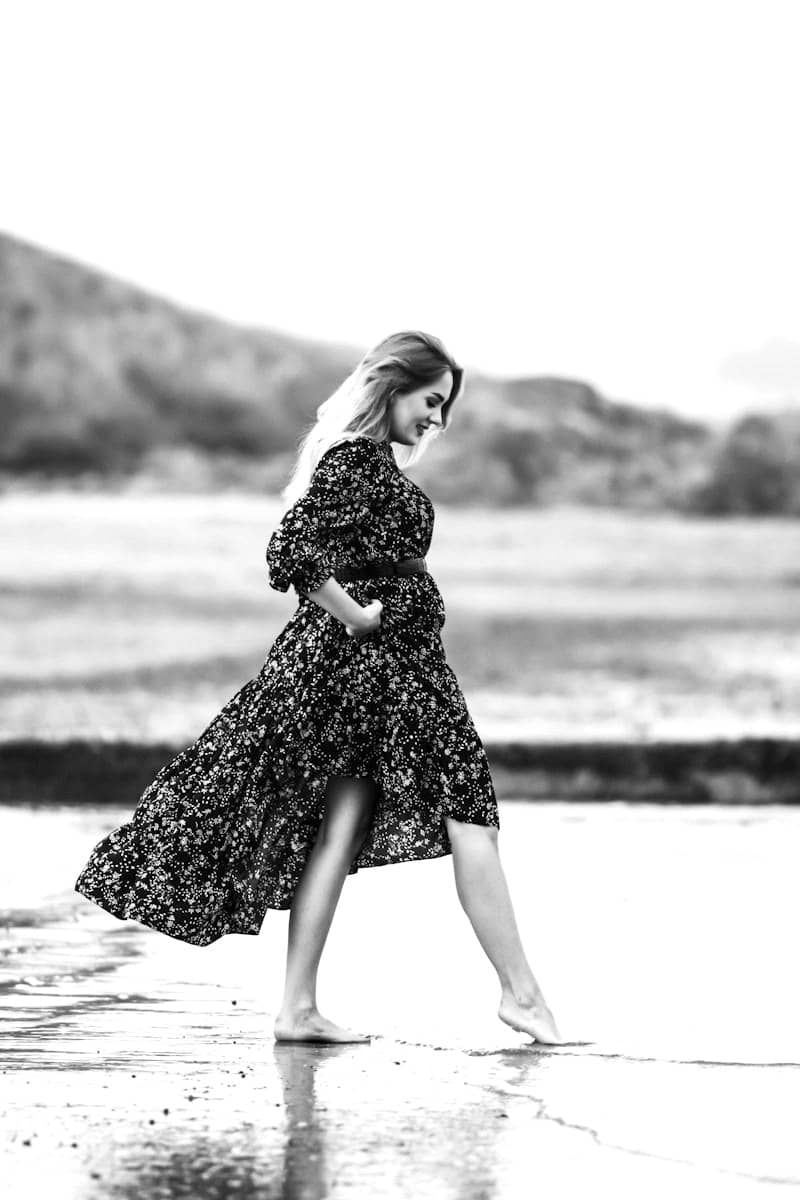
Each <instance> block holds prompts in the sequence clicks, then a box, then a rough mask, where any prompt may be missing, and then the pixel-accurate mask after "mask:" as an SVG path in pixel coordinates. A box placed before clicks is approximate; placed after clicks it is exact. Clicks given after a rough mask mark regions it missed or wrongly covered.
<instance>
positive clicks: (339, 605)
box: [307, 575, 376, 633]
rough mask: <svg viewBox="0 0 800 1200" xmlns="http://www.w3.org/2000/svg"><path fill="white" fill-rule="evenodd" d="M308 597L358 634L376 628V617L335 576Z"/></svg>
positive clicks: (309, 593)
mask: <svg viewBox="0 0 800 1200" xmlns="http://www.w3.org/2000/svg"><path fill="white" fill-rule="evenodd" d="M307 595H308V598H309V600H313V601H314V603H315V604H318V605H319V606H320V608H324V609H325V611H326V612H329V613H330V614H331V616H334V617H336V618H338V620H340V621H341V622H342V624H343V625H351V626H352V627H353V629H354V630H355V631H356V633H369V632H370V631H371V630H372V629H374V628H376V623H375V619H374V617H372V616H370V614H369V612H368V611H367V609H366V608H364V607H363V606H362V605H360V604H359V603H358V601H357V600H354V599H353V597H352V596H351V595H350V593H349V592H346V591H345V590H344V588H343V587H342V585H341V584H340V583H339V580H338V579H337V578H336V577H335V576H334V575H331V576H330V578H329V579H326V580H325V582H324V583H323V585H322V587H319V588H317V589H316V591H314V592H308V593H307ZM373 603H374V602H373Z"/></svg>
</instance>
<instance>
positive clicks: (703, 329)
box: [0, 0, 800, 421]
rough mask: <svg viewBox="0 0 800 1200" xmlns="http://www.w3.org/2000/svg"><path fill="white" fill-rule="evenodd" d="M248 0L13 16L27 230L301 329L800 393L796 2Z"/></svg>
mask: <svg viewBox="0 0 800 1200" xmlns="http://www.w3.org/2000/svg"><path fill="white" fill-rule="evenodd" d="M230 11H231V10H230V8H229V7H228V6H226V7H223V6H222V4H221V3H213V2H209V0H206V2H205V3H197V2H196V3H194V4H187V3H186V2H185V0H176V2H175V3H174V4H173V5H171V6H170V7H169V8H168V9H166V10H165V9H163V8H159V7H158V6H157V5H156V4H155V3H154V2H153V0H144V2H143V3H140V4H137V5H135V6H134V5H132V4H124V3H123V4H120V5H119V6H115V7H114V9H113V10H109V9H108V8H104V7H103V6H102V5H101V4H99V3H97V2H96V0H79V2H78V3H76V5H74V6H70V8H69V10H68V11H67V10H64V11H62V10H61V9H60V8H59V7H58V5H57V4H55V3H52V2H50V0H31V2H30V3H29V4H27V5H26V6H25V9H24V10H22V9H18V10H17V11H16V12H15V13H14V14H13V15H12V16H11V17H10V18H8V37H7V40H8V55H7V57H8V68H7V70H6V72H5V73H4V77H3V80H2V81H0V89H3V90H7V91H8V96H7V97H6V101H7V102H6V106H5V111H7V112H9V111H13V112H14V114H15V119H14V121H13V123H8V124H9V129H8V139H7V147H6V151H5V155H6V164H5V165H6V177H7V181H8V182H7V185H5V186H4V197H3V207H2V212H0V225H2V227H3V228H4V229H5V230H6V231H7V232H8V234H9V235H10V236H12V237H16V238H19V239H21V240H23V241H26V242H28V243H31V244H33V245H36V246H38V247H40V248H42V249H45V250H47V251H49V252H51V253H53V254H56V255H58V256H61V257H65V258H68V259H71V260H73V261H75V262H78V263H81V264H82V265H85V266H87V267H90V268H92V269H95V270H99V271H101V272H104V273H106V274H109V275H111V276H114V277H115V278H118V279H121V280H123V281H125V282H128V283H130V284H132V285H134V286H136V287H140V288H142V289H144V290H146V291H148V292H150V293H152V294H154V295H157V296H160V297H162V298H164V299H166V300H169V301H171V302H174V303H176V304H179V305H181V306H184V307H188V308H192V309H195V310H197V311H201V312H205V313H207V314H209V315H212V316H216V317H219V318H221V319H223V320H227V321H231V322H232V323H234V324H239V325H248V326H256V327H258V328H261V329H267V330H268V329H271V330H274V331H276V332H279V333H285V334H288V335H291V336H293V337H298V338H309V339H313V340H315V341H323V342H329V343H334V344H344V345H346V346H348V347H349V346H352V347H353V348H354V349H357V348H362V349H364V350H365V349H366V348H367V347H369V346H370V345H372V344H374V343H375V342H377V341H378V340H380V339H381V338H383V337H385V336H386V335H387V333H388V332H391V331H392V330H393V329H399V328H423V329H428V330H430V331H431V332H433V333H436V334H437V335H438V336H440V337H441V338H442V339H443V341H444V342H445V344H446V345H447V346H448V349H450V350H451V352H452V353H453V354H454V355H455V357H456V358H457V359H459V360H460V361H461V362H463V363H464V365H465V366H466V367H467V368H468V369H469V370H473V371H479V372H483V373H486V374H489V375H493V376H496V377H499V378H503V379H516V378H525V377H536V376H556V377H559V378H569V379H578V380H581V381H583V382H586V383H588V384H590V385H591V386H593V387H595V388H596V389H597V390H598V391H599V392H600V393H602V394H603V395H604V396H606V397H607V398H608V399H610V400H615V401H619V402H623V403H628V404H633V405H636V406H639V407H642V408H660V409H666V410H668V411H672V412H676V413H680V414H681V415H684V416H690V417H695V418H697V419H698V420H703V421H727V420H729V419H731V418H733V417H735V416H737V415H739V414H740V413H744V412H748V411H756V410H759V409H761V410H764V409H769V410H774V409H777V408H781V407H784V408H785V407H796V406H797V405H798V404H800V340H798V334H797V328H796V316H795V311H794V308H795V302H794V296H793V280H794V278H795V277H796V274H797V270H798V268H799V267H800V246H798V241H797V238H796V236H795V230H794V226H795V213H796V211H797V209H798V205H800V188H799V187H798V183H797V181H796V180H795V178H794V172H793V168H792V163H793V159H792V156H791V155H790V154H788V153H786V147H787V146H789V145H791V144H792V140H793V138H792V134H793V128H792V126H793V121H792V114H793V112H794V111H796V109H797V101H798V100H800V82H798V80H797V77H796V73H795V72H794V69H793V62H792V59H793V39H792V37H791V36H790V34H791V32H792V31H793V24H792V22H793V18H794V12H793V7H792V5H791V4H788V3H783V2H782V0H773V2H771V3H767V4H765V5H762V6H759V9H758V11H757V12H756V10H755V8H753V9H752V10H744V9H734V8H731V7H730V6H728V5H725V4H722V3H720V2H718V0H696V2H695V3H691V4H690V3H688V2H686V0H681V2H679V3H676V4H675V5H673V6H671V8H670V13H669V16H668V17H660V18H656V17H655V16H654V15H653V14H652V13H646V12H642V11H641V9H640V8H639V7H637V6H636V5H635V4H633V3H630V2H628V0H613V2H610V3H609V5H608V6H604V8H603V11H602V13H600V12H597V11H596V10H595V9H594V8H593V7H592V5H591V4H589V3H586V2H582V0H564V2H563V3H561V4H559V6H558V8H557V9H555V8H553V7H550V6H547V5H534V6H533V7H530V8H526V9H525V10H524V11H521V10H520V9H519V8H518V7H517V6H515V5H513V4H509V3H500V4H499V7H497V6H496V7H495V8H494V9H493V17H492V21H491V23H489V22H487V21H485V20H482V15H481V14H480V13H476V12H475V11H473V10H469V9H464V8H461V7H458V6H456V5H453V4H449V3H446V4H443V5H441V6H438V7H433V8H430V7H425V6H423V5H421V4H420V3H419V2H418V0H414V2H413V3H408V4H406V5H404V8H403V13H404V18H405V23H403V22H398V21H395V20H393V14H392V11H391V10H388V9H387V10H384V9H377V10H376V9H375V8H374V7H371V6H370V5H368V4H365V3H362V2H354V0H349V2H345V3H343V4H342V5H341V6H337V8H336V11H335V12H333V11H330V10H328V9H327V8H326V7H325V6H324V5H322V4H311V5H310V6H308V7H305V6H304V9H303V10H300V11H296V10H288V11H287V10H284V9H282V8H281V9H280V10H279V9H278V8H277V7H271V6H266V7H265V6H261V5H256V4H250V3H242V4H241V5H239V6H237V9H236V20H231V18H230ZM415 13H418V14H419V15H420V16H422V15H423V14H424V17H425V25H424V28H425V34H426V37H425V39H420V38H419V36H418V25H417V23H416V22H415V20H414V14H415ZM310 16H311V17H313V20H311V21H310ZM45 27H46V28H48V30H49V36H48V39H47V41H46V42H44V41H43V39H42V37H41V30H42V29H43V28H45ZM309 30H311V32H312V33H316V34H317V36H316V38H314V37H313V36H310V34H309ZM623 31H624V39H622V40H620V35H621V33H622V32H623ZM452 61H456V62H457V66H458V71H457V72H456V73H454V71H453V68H452V66H451V63H452ZM532 63H533V64H534V67H535V69H532V65H531V64H532ZM143 67H146V72H145V75H144V81H143ZM678 76H680V88H676V86H675V79H676V78H677V77H678ZM31 78H34V79H36V80H37V81H38V82H39V86H38V87H37V88H35V89H31V88H30V80H31ZM43 79H44V80H46V85H45V86H42V84H41V81H42V80H43ZM470 84H471V85H472V86H468V85H470ZM365 93H368V94H369V97H370V101H371V102H370V103H369V104H365V103H364V94H365ZM0 94H2V92H1V91H0ZM20 95H23V96H25V104H23V105H20V104H19V103H18V102H16V101H15V98H16V99H17V100H18V97H19V96H20ZM98 96H100V97H102V99H103V103H102V105H99V104H98V103H97V98H98ZM56 101H57V103H56ZM634 101H635V103H634ZM273 113H280V114H281V119H280V120H278V119H273V118H272V114H273ZM409 129H410V130H416V131H423V132H424V133H425V135H426V136H425V137H419V138H417V139H416V141H409V138H408V130H409ZM434 131H438V136H436V135H435V133H434ZM261 146H264V147H265V150H264V152H263V153H259V152H258V151H259V147H261ZM386 146H388V147H389V150H388V151H386V150H384V149H383V147H386ZM406 146H409V147H410V148H409V150H408V151H407V152H405V153H404V152H403V151H404V150H405V147H406ZM362 147H363V150H362V149H361V148H362ZM392 147H399V148H400V149H399V150H395V157H396V160H397V162H395V158H393V155H392ZM373 148H374V150H373ZM371 151H373V152H372V153H371ZM407 159H413V169H410V168H409V167H408V165H407V162H406V160H407ZM451 161H456V162H458V163H460V164H462V172H461V176H459V174H458V173H457V172H456V173H454V172H453V169H452V167H450V166H448V163H449V162H451ZM54 180H55V182H56V183H57V184H58V187H57V190H56V192H55V194H56V195H57V197H58V200H57V202H54V200H53V195H54V188H53V182H54ZM376 197H377V199H376ZM198 247H201V249H202V252H201V253H198ZM265 281H266V282H265Z"/></svg>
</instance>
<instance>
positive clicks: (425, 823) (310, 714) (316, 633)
mask: <svg viewBox="0 0 800 1200" xmlns="http://www.w3.org/2000/svg"><path fill="white" fill-rule="evenodd" d="M462 381H463V372H462V370H461V368H460V367H459V366H458V365H457V364H456V362H455V361H454V360H453V359H452V357H451V356H450V355H449V354H448V352H447V351H446V350H445V348H444V346H443V345H442V344H441V342H440V341H439V340H438V339H437V338H434V337H431V336H430V335H428V334H424V333H420V332H418V331H410V332H403V333H398V334H394V335H392V336H391V337H389V338H387V339H386V340H385V341H383V342H381V343H380V344H379V345H378V346H376V347H375V348H374V349H373V350H371V351H370V352H369V353H368V354H366V355H365V356H364V358H363V359H362V360H361V362H360V363H359V364H358V366H357V367H356V369H355V370H354V371H353V373H352V374H351V375H350V376H349V377H348V378H347V379H346V380H345V381H344V383H343V384H342V385H341V387H340V388H338V389H337V391H336V392H334V394H333V395H332V396H331V397H330V398H329V399H328V400H327V401H325V403H323V404H322V405H321V406H320V408H319V409H318V411H317V418H318V419H317V422H316V424H315V425H314V427H313V428H312V429H311V430H310V432H309V433H308V434H307V435H306V436H305V438H304V439H303V441H302V444H301V448H300V452H299V455H298V459H297V463H296V465H295V469H294V472H293V475H292V478H291V480H290V482H289V484H288V486H287V487H286V489H285V490H284V493H283V496H284V499H285V500H286V502H287V503H288V506H289V507H288V509H287V510H286V511H285V512H284V514H283V517H282V519H281V521H280V524H279V525H278V527H277V529H276V530H275V531H274V533H273V534H272V536H271V538H270V540H269V544H268V546H267V555H266V557H267V564H268V567H269V582H270V586H271V587H273V588H275V589H276V590H277V591H281V592H286V591H288V590H289V587H290V586H291V587H293V588H294V590H295V591H296V593H297V595H298V600H299V602H298V606H297V609H296V610H295V612H294V614H293V616H292V617H291V619H290V620H289V622H288V623H287V625H286V626H285V627H284V628H283V630H281V632H280V633H279V634H278V636H277V638H276V639H275V642H274V643H273V646H272V648H271V650H270V651H269V654H268V656H267V659H266V661H265V663H264V666H263V667H262V669H261V671H260V673H259V675H258V676H257V677H256V678H255V679H252V680H250V681H249V683H247V684H245V686H244V687H243V688H242V689H241V690H240V691H239V692H237V694H236V695H235V696H234V697H233V698H232V699H231V700H230V701H229V702H228V704H226V705H225V707H224V708H223V709H222V711H221V712H220V713H219V714H218V715H217V717H215V718H214V720H213V721H212V722H211V724H210V725H209V726H208V728H207V729H206V730H205V731H204V732H203V733H202V734H201V735H200V737H199V738H198V739H197V741H196V742H194V743H193V744H192V745H191V746H189V747H188V748H187V749H186V750H184V751H183V752H182V753H180V754H178V755H177V757H175V758H174V759H173V760H172V761H171V762H170V763H168V764H167V765H166V766H165V767H163V768H162V769H161V771H160V772H159V773H158V775H157V776H156V777H155V779H154V780H153V782H152V783H151V784H150V785H149V787H148V788H147V789H146V790H145V792H144V793H143V795H142V798H141V800H140V802H139V805H138V807H137V809H136V811H135V813H134V815H133V817H132V819H131V821H130V822H129V823H128V824H126V825H123V826H122V827H121V828H119V829H117V830H115V831H114V832H113V833H111V834H110V835H108V836H107V837H106V838H104V839H103V840H102V841H101V842H100V843H99V844H98V845H97V846H96V847H95V849H94V851H93V852H92V855H91V856H90V858H89V861H88V863H87V864H86V866H85V867H84V869H83V871H82V872H81V874H80V876H79V877H78V880H77V882H76V885H75V887H76V890H77V891H79V892H81V893H82V894H83V895H85V896H87V897H88V898H89V899H91V900H93V901H95V903H97V904H100V905H101V906H102V907H103V908H105V909H106V910H107V911H109V912H111V913H113V914H114V915H116V916H118V917H123V918H133V919H135V920H138V921H141V922H143V923H144V924H147V925H149V926H151V927H152V928H155V929H158V930H160V931H161V932H163V933H167V934H169V935H170V936H172V937H177V938H180V939H181V940H183V941H187V942H191V943H193V944H195V945H208V944H209V943H210V942H212V941H215V940H216V939H217V938H219V937H221V936H223V935H224V934H226V933H246V934H257V933H258V932H259V930H260V928H261V925H262V922H263V919H264V916H265V913H266V910H267V909H268V908H275V909H286V908H289V909H290V910H291V911H290V917H289V937H288V950H287V966H286V980H285V986H284V996H283V1002H282V1004H281V1008H280V1011H279V1013H278V1015H277V1018H276V1021H275V1030H274V1032H275V1037H276V1039H277V1040H278V1041H287V1042H290V1041H321V1042H350V1041H367V1040H368V1038H367V1037H366V1036H365V1035H363V1034H360V1033H355V1032H353V1031H351V1030H348V1029H345V1028H343V1027H341V1026H339V1025H336V1024H334V1023H333V1022H332V1021H329V1020H327V1019H326V1018H325V1017H323V1016H322V1015H321V1014H320V1013H319V1011H318V1009H317V1003H316V979H317V969H318V966H319V962H320V957H321V955H322V950H323V947H324V945H325V940H326V938H327V935H328V931H329V929H330V926H331V921H332V919H333V914H334V910H335V908H336V904H337V902H338V899H339V896H340V894H341V890H342V886H343V884H344V880H345V877H346V876H347V875H348V874H354V873H355V872H356V871H357V870H358V869H359V868H360V867H367V866H380V865H382V864H386V863H397V862H408V861H411V860H414V859H425V858H436V857H440V856H442V855H445V854H450V853H452V855H453V863H454V870H455V880H456V888H457V891H458V896H459V899H460V901H461V904H462V906H463V907H464V909H465V911H466V913H467V916H468V917H469V919H470V921H471V923H472V926H473V928H474V930H475V933H476V935H477V937H478V940H479V942H480V944H481V946H482V947H483V949H484V951H485V952H486V954H487V956H488V958H489V960H490V961H491V963H492V965H493V966H494V968H495V970H496V972H497V975H498V979H499V981H500V988H501V996H500V1006H499V1011H498V1015H499V1017H500V1019H501V1020H502V1021H505V1022H506V1024H508V1025H510V1026H512V1028H514V1029H517V1030H520V1031H523V1032H526V1033H529V1034H530V1036H531V1037H533V1038H534V1039H535V1040H537V1041H540V1042H545V1043H548V1044H560V1043H562V1042H563V1039H562V1038H561V1035H560V1033H559V1031H558V1029H557V1027H556V1023H555V1020H554V1018H553V1015H552V1013H551V1012H550V1010H549V1008H548V1006H547V1004H546V1003H545V1000H544V997H543V996H542V993H541V990H540V988H539V986H538V984H537V982H536V980H535V978H534V975H533V972H532V971H531V968H530V966H529V964H528V961H527V959H526V957H525V952H524V950H523V947H522V944H521V942H520V937H519V933H518V930H517V925H516V921H515V918H514V912H513V908H512V905H511V900H510V897H509V894H508V888H507V885H506V881H505V876H504V874H503V869H502V866H501V863H500V859H499V856H498V848H497V833H498V828H499V820H498V809H497V800H496V796H495V792H494V787H493V784H492V779H491V775H490V772H489V766H488V762H487V759H486V754H485V751H484V747H483V745H482V743H481V740H480V738H479V737H478V734H477V732H476V730H475V727H474V725H473V722H472V719H471V717H470V715H469V712H468V710H467V707H466V704H465V701H464V697H463V694H462V692H461V689H460V687H459V684H458V681H457V679H456V677H455V675H454V674H453V671H452V670H451V668H450V666H449V665H448V663H447V661H446V658H445V654H444V649H443V645H442V640H441V636H440V631H441V628H442V626H443V625H444V622H445V610H444V604H443V601H442V598H441V595H440V593H439V589H438V588H437V586H436V583H435V582H434V580H433V578H432V576H431V575H430V574H429V573H428V572H427V569H426V564H425V559H424V555H425V553H426V552H427V550H428V548H429V546H430V542H431V536H432V533H433V523H434V510H433V505H432V504H431V502H430V500H429V499H428V497H427V496H426V495H425V493H424V492H423V491H422V490H421V489H420V488H419V487H418V486H417V485H416V484H415V483H413V482H412V481H411V480H410V479H408V477H407V476H406V475H405V474H404V473H403V471H402V470H401V469H400V467H399V465H398V462H397V460H396V459H395V456H394V452H393V450H392V443H393V442H394V443H397V444H398V445H399V446H401V447H404V448H405V449H404V450H403V454H404V459H403V462H404V465H409V464H410V463H412V462H414V461H416V460H417V459H418V458H419V457H420V455H421V454H422V453H423V452H424V449H425V448H426V446H427V444H428V443H430V442H432V441H433V440H434V439H435V438H436V437H437V436H440V435H441V432H442V431H443V430H444V429H445V428H446V427H447V425H448V424H449V420H450V412H451V409H452V406H453V403H454V401H455V400H456V399H457V397H458V395H459V393H460V391H461V387H462Z"/></svg>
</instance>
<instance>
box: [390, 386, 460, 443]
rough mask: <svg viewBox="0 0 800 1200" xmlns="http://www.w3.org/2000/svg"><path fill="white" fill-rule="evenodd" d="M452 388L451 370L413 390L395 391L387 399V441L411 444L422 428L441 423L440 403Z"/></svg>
mask: <svg viewBox="0 0 800 1200" xmlns="http://www.w3.org/2000/svg"><path fill="white" fill-rule="evenodd" d="M452 389H453V373H452V371H449V370H447V371H443V372H442V374H441V375H440V376H439V378H438V379H434V380H433V381H432V382H431V383H426V384H424V386H423V387H421V388H417V390H416V391H415V392H403V393H398V394H397V395H396V396H393V397H392V400H391V401H390V413H391V425H390V429H389V441H390V442H401V443H402V445H404V446H413V445H415V444H416V443H417V442H418V441H419V440H420V439H421V438H422V437H423V432H424V430H425V429H428V428H429V427H430V426H432V425H441V423H442V406H443V405H444V404H445V402H446V401H447V399H448V397H449V395H450V392H451V391H452Z"/></svg>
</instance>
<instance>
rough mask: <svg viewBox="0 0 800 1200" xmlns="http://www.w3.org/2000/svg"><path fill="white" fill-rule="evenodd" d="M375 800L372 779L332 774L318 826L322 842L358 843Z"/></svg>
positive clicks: (363, 834)
mask: <svg viewBox="0 0 800 1200" xmlns="http://www.w3.org/2000/svg"><path fill="white" fill-rule="evenodd" d="M377 800H378V785H377V783H376V782H375V780H374V779H371V778H368V777H366V776H357V775H332V776H331V777H330V779H329V780H328V786H327V789H326V792H325V812H324V815H323V818H322V825H321V826H320V835H321V836H322V838H323V839H327V838H333V839H335V840H336V841H337V842H340V843H341V842H342V841H348V842H351V843H359V844H360V842H361V841H363V840H364V838H365V837H366V836H367V832H368V831H369V827H370V825H371V824H372V818H373V815H374V813H375V805H376V803H377Z"/></svg>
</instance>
